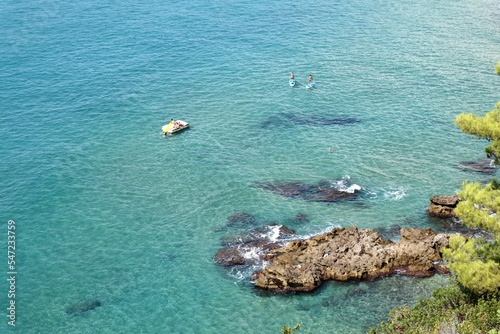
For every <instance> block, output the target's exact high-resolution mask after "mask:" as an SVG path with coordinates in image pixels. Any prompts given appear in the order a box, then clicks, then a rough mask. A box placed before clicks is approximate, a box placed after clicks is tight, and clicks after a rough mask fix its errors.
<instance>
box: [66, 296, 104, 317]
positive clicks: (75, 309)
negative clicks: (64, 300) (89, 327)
mask: <svg viewBox="0 0 500 334" xmlns="http://www.w3.org/2000/svg"><path fill="white" fill-rule="evenodd" d="M101 306H102V303H101V302H100V301H99V300H97V299H94V300H85V301H83V302H81V303H78V304H75V305H72V306H70V307H68V308H67V309H66V314H68V315H82V314H84V313H87V312H89V311H92V310H94V309H96V308H98V307H101Z"/></svg>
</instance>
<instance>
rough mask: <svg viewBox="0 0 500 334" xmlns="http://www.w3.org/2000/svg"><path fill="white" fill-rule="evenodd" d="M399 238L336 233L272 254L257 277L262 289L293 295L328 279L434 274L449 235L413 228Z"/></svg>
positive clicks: (360, 232) (294, 243)
mask: <svg viewBox="0 0 500 334" xmlns="http://www.w3.org/2000/svg"><path fill="white" fill-rule="evenodd" d="M400 235H401V238H400V240H399V241H398V242H392V241H391V240H385V239H382V238H381V237H380V235H379V234H378V233H376V232H373V231H372V230H364V229H361V230H360V229H358V228H357V227H350V228H336V229H333V230H332V231H331V232H327V233H324V234H322V235H319V236H316V237H313V238H310V239H306V240H295V241H292V242H290V243H289V244H288V245H287V246H286V247H281V248H276V249H273V250H270V251H269V252H268V253H267V254H266V259H267V260H268V261H271V263H270V264H269V265H268V266H266V267H265V268H264V269H263V270H262V271H258V272H255V273H254V277H253V278H254V280H256V286H257V287H259V288H263V289H268V290H272V291H275V292H290V291H310V290H313V289H315V288H317V287H318V286H320V285H321V282H322V281H325V280H339V281H347V280H351V279H373V278H376V277H379V276H384V275H390V274H394V273H400V274H405V275H412V276H430V275H433V274H434V273H435V271H436V266H437V265H438V264H439V263H440V262H439V261H440V260H441V253H440V249H441V248H442V247H447V246H448V241H449V235H446V234H439V235H436V233H434V232H433V231H432V230H430V229H426V230H422V229H409V228H402V229H401V231H400ZM439 269H440V270H442V268H441V266H440V267H439Z"/></svg>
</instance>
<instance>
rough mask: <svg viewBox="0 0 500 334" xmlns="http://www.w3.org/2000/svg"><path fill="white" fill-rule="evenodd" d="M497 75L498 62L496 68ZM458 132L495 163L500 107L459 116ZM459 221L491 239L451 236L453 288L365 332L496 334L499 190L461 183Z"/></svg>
mask: <svg viewBox="0 0 500 334" xmlns="http://www.w3.org/2000/svg"><path fill="white" fill-rule="evenodd" d="M495 70H496V73H497V74H498V75H500V61H499V62H498V63H497V64H496V67H495ZM455 124H456V125H457V126H458V127H459V128H460V129H461V130H462V132H464V133H466V134H469V135H472V136H474V137H477V138H480V139H485V140H488V141H490V142H491V144H490V145H489V146H488V147H486V149H485V151H486V155H487V157H488V158H491V159H493V160H494V162H495V164H499V160H500V159H499V158H500V102H498V103H497V104H496V106H495V109H493V110H492V111H490V112H488V113H486V114H485V115H484V116H477V115H474V114H465V113H463V114H460V115H459V116H457V118H456V119H455ZM458 196H459V198H460V202H459V203H458V205H457V207H456V208H455V210H454V211H455V214H456V215H457V217H458V218H459V219H460V220H461V221H462V222H463V223H464V224H465V225H466V226H467V227H469V228H474V229H481V230H485V231H488V232H489V233H490V234H491V238H490V239H491V240H485V239H483V238H477V239H476V238H468V237H465V236H458V235H457V236H452V237H450V245H449V248H446V249H444V250H443V257H444V259H445V260H446V261H447V264H448V267H449V268H450V270H451V271H452V273H453V279H452V284H451V285H450V286H448V287H446V288H441V289H438V290H436V291H434V292H433V294H432V297H431V298H429V299H427V300H421V301H419V302H418V303H417V304H416V305H415V306H414V307H413V308H410V307H408V306H403V307H400V308H396V309H393V310H392V311H391V312H390V314H389V319H388V321H386V322H383V323H381V324H379V325H378V326H377V327H376V328H373V329H371V330H370V332H369V333H371V334H375V333H488V334H498V333H500V302H499V297H500V216H499V215H498V212H499V209H500V187H499V183H498V181H497V180H496V179H493V180H492V181H491V182H489V183H488V184H486V185H482V184H480V183H477V182H464V183H463V184H462V188H461V190H460V191H459V192H458Z"/></svg>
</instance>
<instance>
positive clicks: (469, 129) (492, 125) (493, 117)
mask: <svg viewBox="0 0 500 334" xmlns="http://www.w3.org/2000/svg"><path fill="white" fill-rule="evenodd" d="M455 124H456V125H457V126H458V127H459V128H460V130H462V132H464V133H466V134H469V135H472V136H475V137H477V138H482V139H486V140H489V141H491V142H492V143H491V145H489V146H488V147H486V149H485V151H486V156H487V157H488V158H492V159H495V163H498V158H499V157H500V102H497V104H496V105H495V109H493V110H491V111H490V112H488V113H486V114H485V115H484V116H476V115H474V114H466V113H462V114H460V115H458V116H457V118H456V119H455Z"/></svg>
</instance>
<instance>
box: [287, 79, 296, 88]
mask: <svg viewBox="0 0 500 334" xmlns="http://www.w3.org/2000/svg"><path fill="white" fill-rule="evenodd" d="M288 83H289V84H290V87H293V86H295V79H290V80H289V81H288Z"/></svg>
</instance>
